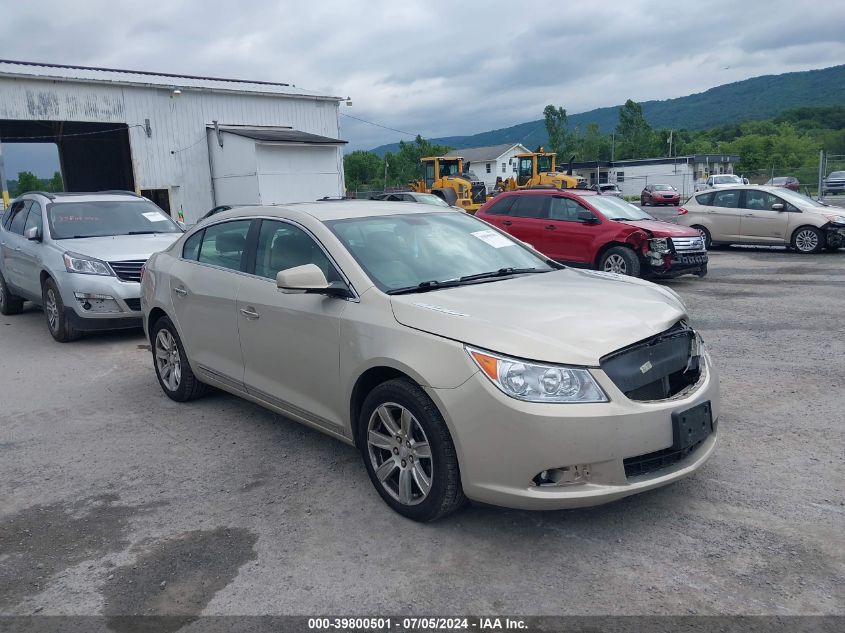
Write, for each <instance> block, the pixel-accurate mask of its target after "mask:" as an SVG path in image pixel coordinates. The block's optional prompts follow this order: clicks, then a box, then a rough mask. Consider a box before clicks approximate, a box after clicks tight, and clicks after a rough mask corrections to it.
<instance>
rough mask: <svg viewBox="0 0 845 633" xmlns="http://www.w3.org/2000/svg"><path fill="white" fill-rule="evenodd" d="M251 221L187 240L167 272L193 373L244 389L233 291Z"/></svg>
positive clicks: (241, 268)
mask: <svg viewBox="0 0 845 633" xmlns="http://www.w3.org/2000/svg"><path fill="white" fill-rule="evenodd" d="M252 222H253V221H252V220H249V219H245V220H230V221H228V222H220V223H217V224H212V225H211V226H208V227H207V228H205V229H204V230H202V231H199V232H198V233H195V234H194V235H192V236H191V237H190V238H188V240H187V241H186V242H185V244H184V248H183V251H182V257H181V258H179V259H178V260H176V261H175V263H174V265H173V268H172V269H171V272H170V293H171V298H172V301H173V309H174V312H175V315H176V321H177V326H178V327H179V334H180V336H181V337H182V342H183V344H184V345H185V350H186V352H187V354H188V357H189V358H190V359H191V364H192V365H193V366H194V369H195V370H199V372H200V374H201V375H202V374H205V375H208V376H211V377H212V378H214V379H217V380H219V381H221V382H224V383H226V384H228V385H230V386H232V387H236V388H239V389H243V377H244V363H243V357H242V356H241V345H240V341H239V340H238V311H237V296H238V290H239V288H240V286H241V283H242V281H243V280H244V278H245V276H244V271H245V270H246V245H247V240H248V238H249V231H250V227H251V226H252Z"/></svg>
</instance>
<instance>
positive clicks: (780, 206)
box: [772, 202, 783, 211]
mask: <svg viewBox="0 0 845 633" xmlns="http://www.w3.org/2000/svg"><path fill="white" fill-rule="evenodd" d="M772 211H783V204H782V203H780V202H775V203H774V204H773V205H772Z"/></svg>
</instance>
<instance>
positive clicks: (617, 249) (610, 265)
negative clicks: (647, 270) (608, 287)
mask: <svg viewBox="0 0 845 633" xmlns="http://www.w3.org/2000/svg"><path fill="white" fill-rule="evenodd" d="M599 270H602V271H604V272H606V273H616V274H618V275H630V276H631V277H639V276H640V260H639V258H638V257H637V254H636V253H635V252H634V251H632V250H631V249H630V248H627V247H626V246H614V247H613V248H609V249H607V251H605V252H604V254H603V255H602V256H601V259H600V260H599Z"/></svg>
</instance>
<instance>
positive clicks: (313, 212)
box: [213, 200, 464, 222]
mask: <svg viewBox="0 0 845 633" xmlns="http://www.w3.org/2000/svg"><path fill="white" fill-rule="evenodd" d="M421 213H464V212H463V211H459V210H457V209H453V208H449V207H435V206H432V205H430V204H423V203H417V202H411V203H409V202H398V201H388V200H325V201H320V202H295V203H290V204H279V205H273V206H242V207H233V208H232V209H230V210H229V211H223V212H222V213H218V214H215V215H214V216H213V217H214V218H215V220H218V219H219V220H223V219H227V218H240V217H253V216H269V217H279V218H289V217H294V216H296V215H297V214H304V215H309V216H311V217H313V218H315V219H317V220H319V221H320V222H327V221H331V220H346V219H350V218H369V217H377V216H389V215H416V214H421Z"/></svg>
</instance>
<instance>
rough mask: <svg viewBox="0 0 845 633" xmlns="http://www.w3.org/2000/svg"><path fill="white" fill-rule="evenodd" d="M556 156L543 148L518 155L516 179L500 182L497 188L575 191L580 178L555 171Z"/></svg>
mask: <svg viewBox="0 0 845 633" xmlns="http://www.w3.org/2000/svg"><path fill="white" fill-rule="evenodd" d="M555 156H556V154H555V153H554V152H545V151H543V148H542V147H541V148H540V151H539V152H529V153H527V154H516V156H514V158H515V159H516V178H514V177H513V176H511V177H510V178H506V179H504V180H502V181H500V182H498V183H497V188H498V189H500V190H501V191H514V190H515V189H530V188H531V187H555V188H556V189H575V188H576V187H577V186H578V178H576V177H575V176H572V175H571V174H568V173H566V174H565V173H563V172H560V171H555ZM570 171H571V170H570Z"/></svg>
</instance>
